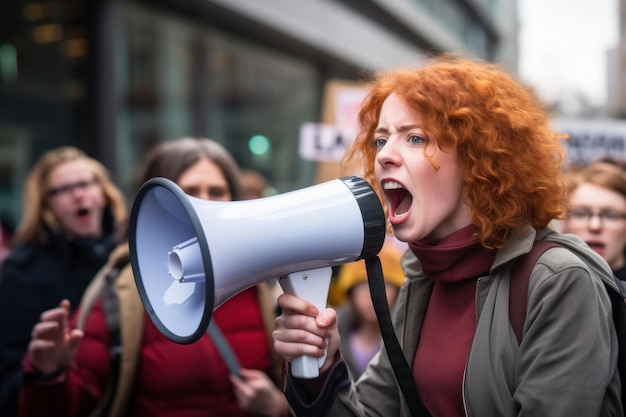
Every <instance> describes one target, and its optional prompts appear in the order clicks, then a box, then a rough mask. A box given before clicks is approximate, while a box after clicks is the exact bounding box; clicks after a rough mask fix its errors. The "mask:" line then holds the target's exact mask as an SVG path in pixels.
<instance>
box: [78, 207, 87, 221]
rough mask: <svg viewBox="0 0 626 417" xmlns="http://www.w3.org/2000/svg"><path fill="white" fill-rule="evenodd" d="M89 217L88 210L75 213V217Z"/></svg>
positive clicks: (82, 209)
mask: <svg viewBox="0 0 626 417" xmlns="http://www.w3.org/2000/svg"><path fill="white" fill-rule="evenodd" d="M88 216H89V209H86V208H81V209H78V210H77V211H76V217H78V218H79V219H84V218H86V217H88Z"/></svg>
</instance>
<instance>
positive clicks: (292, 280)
mask: <svg viewBox="0 0 626 417" xmlns="http://www.w3.org/2000/svg"><path fill="white" fill-rule="evenodd" d="M332 275H333V270H332V268H331V267H329V266H328V267H323V268H315V269H310V270H306V271H300V272H293V273H291V274H288V275H286V276H284V277H281V278H280V279H279V280H278V281H279V282H280V286H281V287H282V289H283V291H285V292H286V293H289V294H293V295H296V296H298V297H300V298H302V299H304V300H307V301H308V302H310V303H311V304H313V305H314V306H315V307H317V308H318V309H319V310H320V311H322V310H323V309H325V308H326V304H327V301H328V290H329V288H330V279H331V277H332ZM325 359H326V354H324V356H323V357H321V358H315V357H313V356H300V357H297V358H294V359H293V360H292V361H291V373H292V375H293V376H295V377H296V378H303V379H312V378H317V377H318V376H319V374H320V367H321V366H322V364H323V363H324V360H325Z"/></svg>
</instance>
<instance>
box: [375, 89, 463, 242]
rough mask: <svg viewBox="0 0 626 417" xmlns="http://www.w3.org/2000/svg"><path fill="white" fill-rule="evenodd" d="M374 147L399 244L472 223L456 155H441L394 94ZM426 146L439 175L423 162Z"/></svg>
mask: <svg viewBox="0 0 626 417" xmlns="http://www.w3.org/2000/svg"><path fill="white" fill-rule="evenodd" d="M375 142H376V147H377V149H378V150H377V155H376V160H375V165H374V173H375V175H376V179H377V181H378V182H379V184H380V186H381V189H382V190H383V192H384V195H385V200H386V201H387V207H388V210H389V220H390V222H391V225H392V226H393V230H394V234H395V236H396V237H397V238H398V239H399V240H402V241H404V242H415V241H417V240H419V239H423V238H425V237H430V238H431V239H433V240H440V239H442V238H444V237H446V236H448V235H449V234H451V233H453V232H455V231H457V230H459V229H461V228H462V227H465V226H467V225H468V224H470V223H471V215H470V208H469V206H467V205H466V204H465V203H463V201H462V195H463V186H462V181H461V172H460V170H459V167H458V164H457V153H456V151H452V152H442V151H441V150H440V149H439V148H438V147H437V144H436V143H435V140H434V138H432V137H429V135H428V133H427V132H425V131H424V130H423V129H422V127H421V124H420V118H419V115H418V114H416V113H414V112H413V111H412V110H411V109H410V108H409V107H408V106H407V105H406V104H405V103H404V101H403V100H402V99H401V98H400V97H398V96H397V95H395V94H392V95H390V96H389V97H388V98H387V100H386V101H385V103H384V104H383V107H382V109H381V114H380V118H379V121H378V127H377V128H376V132H375ZM427 145H428V152H429V155H430V158H431V159H432V160H433V161H434V162H436V163H437V164H438V165H439V170H435V167H433V164H432V163H431V162H430V161H429V160H428V159H426V155H425V150H426V149H427ZM433 151H434V152H433Z"/></svg>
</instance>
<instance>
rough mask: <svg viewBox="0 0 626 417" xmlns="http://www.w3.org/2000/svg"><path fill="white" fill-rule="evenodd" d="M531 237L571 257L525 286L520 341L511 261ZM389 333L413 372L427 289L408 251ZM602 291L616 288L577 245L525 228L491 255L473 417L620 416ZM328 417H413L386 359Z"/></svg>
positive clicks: (470, 405)
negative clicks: (511, 309) (513, 315)
mask: <svg viewBox="0 0 626 417" xmlns="http://www.w3.org/2000/svg"><path fill="white" fill-rule="evenodd" d="M535 238H537V239H539V240H542V239H547V240H551V241H555V242H557V243H559V244H560V245H561V246H564V247H566V248H569V250H568V249H565V248H561V247H555V248H551V249H549V250H547V251H546V252H545V253H544V254H543V255H542V256H541V257H540V259H539V261H538V262H537V265H536V266H535V267H534V269H533V272H532V274H531V277H530V280H529V299H528V306H527V315H526V321H525V324H524V330H523V338H522V342H521V344H520V345H519V346H518V343H517V340H516V338H515V335H514V332H513V329H512V327H511V324H510V321H509V314H508V305H509V273H510V268H511V265H512V262H511V261H513V260H514V259H516V258H517V257H518V256H520V255H522V254H524V253H527V252H529V251H530V249H531V248H532V245H533V241H534V240H535ZM402 262H403V267H404V270H405V273H406V276H407V279H406V281H405V283H404V285H403V287H402V289H401V292H400V295H399V298H398V301H397V304H396V308H395V312H394V327H395V329H396V333H397V335H398V338H399V341H400V344H401V346H402V349H403V351H404V352H405V355H406V358H407V360H408V362H409V364H412V363H413V359H414V357H415V353H416V350H417V345H418V342H419V335H420V330H421V325H422V321H423V319H424V315H425V312H426V307H427V305H428V299H429V297H430V293H431V290H432V281H431V280H430V279H428V278H427V277H426V276H425V275H424V273H423V272H422V270H421V266H420V263H419V261H418V260H417V258H416V257H415V256H414V255H413V253H412V252H411V251H408V252H407V253H406V254H405V256H404V257H403V260H402ZM603 282H605V283H606V284H607V285H611V286H612V287H614V288H615V289H617V284H616V283H615V281H614V280H613V277H612V272H611V269H610V267H609V266H608V264H606V262H605V261H604V260H603V259H602V258H601V257H600V256H599V255H597V254H596V253H595V252H593V251H592V250H591V249H589V248H588V247H587V245H586V244H584V243H583V242H582V240H580V239H579V238H578V237H575V236H573V235H561V234H558V233H556V232H554V231H553V230H551V229H549V228H546V229H543V230H540V231H538V232H537V231H536V230H535V229H531V228H529V229H528V230H527V232H526V233H525V235H524V236H522V237H518V238H517V239H509V241H507V244H506V245H505V247H504V248H503V249H500V250H499V251H498V253H497V256H496V259H495V261H494V264H493V265H492V267H491V270H490V275H489V276H485V277H482V278H480V279H479V281H478V285H477V291H476V307H477V317H478V321H477V325H476V333H475V336H474V340H473V343H472V347H471V351H470V354H469V359H468V362H467V365H466V369H465V375H464V379H463V401H464V406H465V412H466V415H467V416H469V417H486V416H499V417H512V416H532V417H544V416H545V417H556V416H623V415H624V414H623V411H622V406H621V402H620V392H621V391H620V390H621V384H620V380H619V374H618V372H617V368H616V363H617V355H618V342H617V337H616V333H615V329H614V327H613V319H612V313H611V303H610V300H609V298H608V295H607V293H606V290H605V287H604V284H603ZM328 415H330V416H381V417H383V416H384V417H388V416H410V414H409V411H408V408H407V405H406V403H405V401H404V399H403V398H402V395H401V393H400V390H399V387H398V385H397V383H396V379H395V376H394V374H393V371H392V369H391V367H390V364H389V360H388V358H387V353H386V351H385V350H384V348H383V350H382V351H381V352H380V353H379V354H378V355H377V356H376V357H375V358H374V359H373V360H372V362H371V363H370V365H369V367H368V369H367V371H366V372H365V374H363V375H362V376H361V378H360V379H359V380H358V381H357V382H356V383H353V384H351V385H350V386H348V387H347V388H345V389H343V390H342V391H340V393H339V394H338V395H337V398H336V399H335V400H334V402H333V404H332V407H331V409H330V411H329V413H328Z"/></svg>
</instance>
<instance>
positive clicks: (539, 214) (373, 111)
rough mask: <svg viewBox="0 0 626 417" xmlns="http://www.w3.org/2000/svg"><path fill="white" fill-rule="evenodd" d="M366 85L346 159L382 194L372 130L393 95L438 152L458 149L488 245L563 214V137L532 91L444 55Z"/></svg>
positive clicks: (489, 67) (494, 70) (494, 69)
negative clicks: (411, 112) (360, 166)
mask: <svg viewBox="0 0 626 417" xmlns="http://www.w3.org/2000/svg"><path fill="white" fill-rule="evenodd" d="M368 87H369V94H368V95H367V97H366V98H365V100H364V102H363V104H362V107H361V110H360V112H359V123H360V132H359V133H358V135H357V137H356V139H355V142H354V144H353V145H352V147H351V148H350V149H349V151H348V153H347V154H346V156H345V158H344V161H343V162H344V163H345V164H349V163H351V164H354V163H359V164H363V167H364V171H363V176H364V178H365V179H366V180H367V181H369V182H370V183H371V184H372V185H373V186H374V187H375V188H376V189H377V191H378V192H379V193H380V189H379V188H378V184H377V183H376V180H375V178H374V163H375V158H376V148H375V146H374V130H375V129H376V127H377V124H378V118H379V116H380V110H381V107H382V105H383V103H384V101H385V100H386V99H387V97H388V96H389V95H390V94H392V93H394V94H396V95H398V96H400V97H402V98H403V99H404V100H405V102H406V103H407V104H408V105H409V106H410V107H411V108H413V109H414V110H415V112H416V113H417V114H418V115H419V118H420V124H421V126H422V127H423V128H424V130H425V131H426V132H428V133H430V134H431V135H432V136H433V137H434V138H435V139H436V143H437V146H438V147H439V149H441V150H442V151H443V150H444V149H455V150H456V151H457V155H458V163H459V166H460V168H461V172H462V175H463V181H464V185H465V189H466V196H465V197H466V199H467V202H468V204H469V205H470V206H471V213H472V221H473V223H474V225H475V226H476V233H477V236H478V238H479V240H480V242H481V244H482V245H483V246H484V247H487V248H499V247H502V246H503V245H504V242H505V240H506V238H507V237H508V236H509V235H510V233H511V232H516V231H521V230H523V228H525V227H527V225H528V224H530V225H532V226H533V227H536V228H541V227H545V226H547V225H548V224H549V223H550V221H551V220H553V219H555V218H562V216H563V215H564V213H565V206H566V202H567V186H566V181H565V176H564V171H563V169H562V163H563V162H564V161H565V150H564V148H563V146H562V143H561V141H560V139H561V138H563V137H565V136H564V135H560V134H558V133H557V132H555V131H553V130H552V129H551V128H550V127H549V116H548V113H547V112H546V110H545V108H544V106H543V104H542V103H541V102H540V100H538V98H537V97H536V95H535V94H534V93H533V92H532V90H531V89H529V88H527V87H525V86H524V85H522V84H520V83H519V82H517V81H516V80H514V79H513V78H512V77H511V76H510V75H508V74H507V73H506V71H504V70H503V69H502V68H500V67H499V66H498V65H496V64H493V63H487V62H482V61H479V60H471V59H468V58H463V57H461V56H457V55H450V54H447V55H441V56H439V57H436V58H433V59H432V60H431V62H429V63H428V64H427V65H425V66H422V67H420V68H417V69H407V70H396V71H389V72H378V73H375V74H374V77H373V79H372V81H371V82H370V83H369V85H368ZM427 157H428V156H427ZM433 165H434V164H433ZM435 168H436V169H437V168H438V167H437V166H435Z"/></svg>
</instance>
